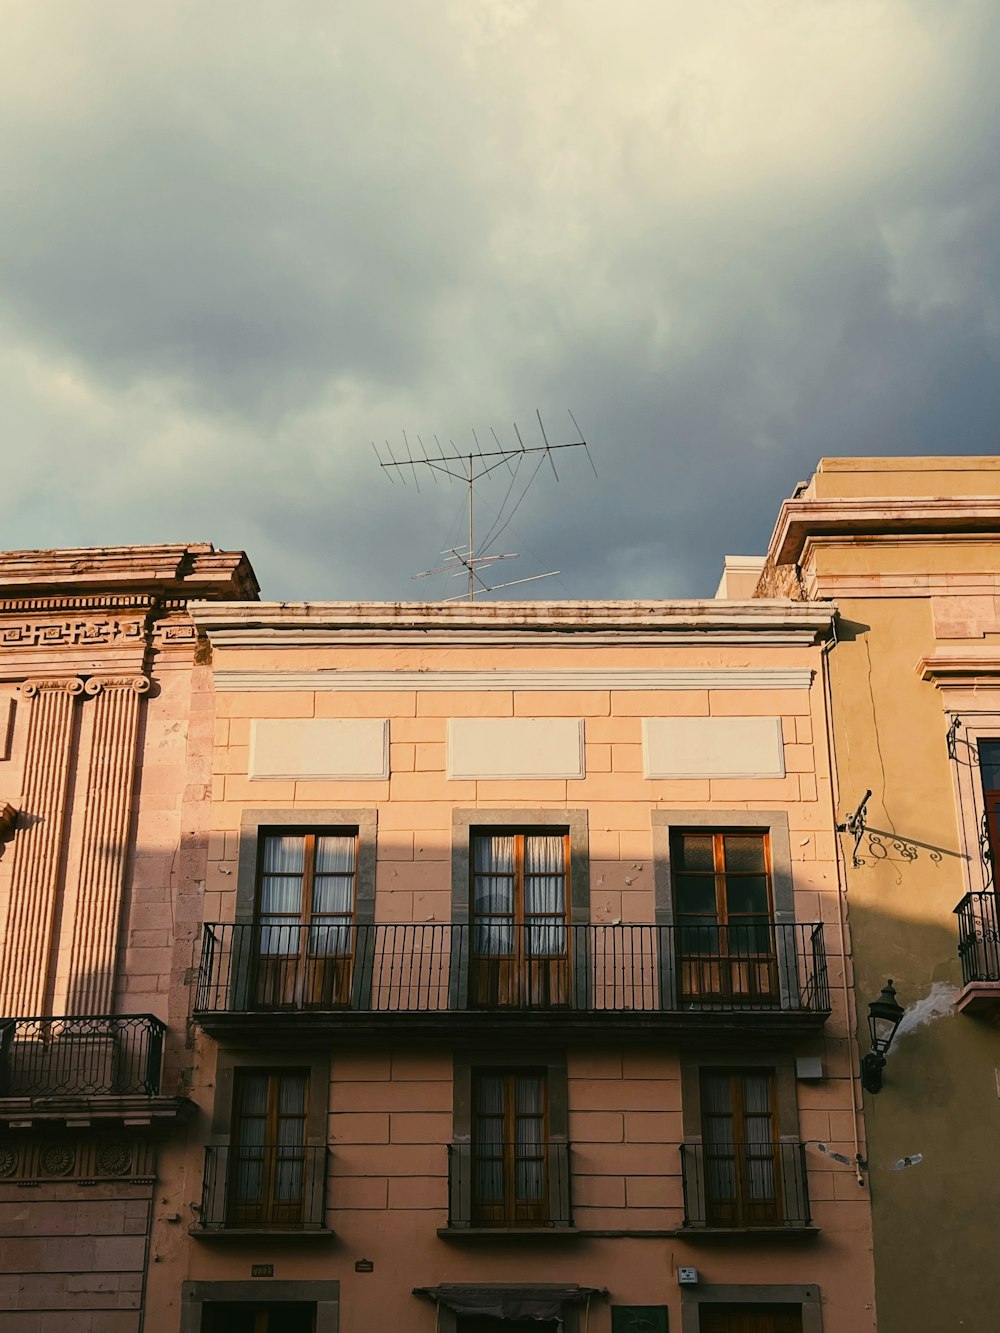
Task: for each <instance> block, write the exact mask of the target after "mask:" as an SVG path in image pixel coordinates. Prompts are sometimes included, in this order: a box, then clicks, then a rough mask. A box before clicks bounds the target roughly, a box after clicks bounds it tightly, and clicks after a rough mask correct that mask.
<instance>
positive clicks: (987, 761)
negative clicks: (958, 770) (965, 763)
mask: <svg viewBox="0 0 1000 1333" xmlns="http://www.w3.org/2000/svg"><path fill="white" fill-rule="evenodd" d="M978 748H979V771H980V773H981V774H982V777H983V791H998V790H1000V741H980V742H979V747H978Z"/></svg>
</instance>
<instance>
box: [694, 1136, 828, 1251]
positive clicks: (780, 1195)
mask: <svg viewBox="0 0 1000 1333" xmlns="http://www.w3.org/2000/svg"><path fill="white" fill-rule="evenodd" d="M681 1177H682V1180H683V1185H684V1228H685V1230H684V1232H683V1233H682V1234H684V1235H686V1236H689V1237H691V1238H692V1239H693V1238H694V1237H695V1236H702V1237H704V1238H705V1239H709V1238H712V1237H720V1238H721V1237H738V1236H743V1235H751V1236H752V1235H757V1234H763V1235H767V1236H768V1237H773V1236H774V1235H776V1234H779V1233H780V1234H785V1235H797V1236H806V1235H815V1234H816V1228H815V1227H813V1226H812V1225H811V1218H810V1215H809V1189H808V1183H807V1172H806V1155H805V1147H804V1145H803V1144H801V1143H762V1144H729V1145H728V1146H726V1147H719V1148H712V1147H709V1146H708V1145H706V1144H703V1143H682V1144H681Z"/></svg>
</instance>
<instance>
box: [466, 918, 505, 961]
mask: <svg viewBox="0 0 1000 1333" xmlns="http://www.w3.org/2000/svg"><path fill="white" fill-rule="evenodd" d="M473 947H474V949H475V951H476V953H477V954H478V955H479V956H480V957H481V958H505V957H507V956H508V955H510V954H512V953H513V952H514V927H513V926H512V925H508V924H507V923H506V922H502V921H479V922H477V923H476V933H475V940H474V944H473Z"/></svg>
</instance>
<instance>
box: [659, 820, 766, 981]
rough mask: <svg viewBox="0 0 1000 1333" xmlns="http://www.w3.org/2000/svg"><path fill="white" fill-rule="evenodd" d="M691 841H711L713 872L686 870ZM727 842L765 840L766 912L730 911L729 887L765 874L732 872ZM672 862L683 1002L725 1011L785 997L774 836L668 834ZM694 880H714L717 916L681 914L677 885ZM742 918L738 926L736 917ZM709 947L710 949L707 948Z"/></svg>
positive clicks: (746, 831) (718, 831) (704, 831)
mask: <svg viewBox="0 0 1000 1333" xmlns="http://www.w3.org/2000/svg"><path fill="white" fill-rule="evenodd" d="M686 838H711V840H712V869H711V870H693V869H689V868H688V867H686V866H683V867H682V866H681V859H682V856H683V851H682V848H683V843H684V840H685V839H686ZM727 838H756V839H760V841H761V844H762V847H763V853H764V854H763V857H762V860H763V863H764V869H763V877H764V881H765V890H766V895H767V907H766V910H765V911H764V912H753V913H750V912H740V913H733V912H731V910H730V902H729V898H730V884H731V883H732V884H733V887H735V881H738V880H739V879H741V878H749V877H750V876H751V874H752V875H753V877H754V878H760V877H761V872H760V871H756V872H746V871H737V870H732V869H730V868H729V867H728V865H727V863H726V839H727ZM669 844H670V862H671V866H672V867H673V880H672V884H671V891H672V897H673V900H674V902H675V903H676V917H677V943H676V955H677V967H678V973H679V977H678V984H679V987H680V992H681V997H680V998H681V1000H682V1002H684V1003H695V1004H699V1005H701V1004H711V1003H720V1004H724V1005H730V1004H734V1003H735V1004H740V1003H744V1002H746V1003H759V1002H761V1001H763V1002H766V1003H773V1002H775V1001H777V1000H778V998H779V996H780V985H779V977H778V948H777V940H776V938H775V931H774V929H773V927H774V925H775V912H774V887H773V884H774V872H773V861H772V853H771V836H770V832H769V830H767V829H760V828H726V827H725V826H718V827H712V828H706V827H701V828H685V827H683V826H678V827H675V828H672V829H671V830H670V834H669ZM681 876H684V877H689V878H692V879H698V880H705V881H707V880H711V881H712V885H713V896H714V900H715V910H714V912H712V913H709V912H689V911H682V910H681V906H680V901H679V894H678V879H679V878H680V877H681ZM733 916H738V917H739V918H741V920H740V921H739V922H734V921H733V920H731V917H733ZM762 928H763V929H764V930H765V931H766V941H767V948H766V950H763V949H761V948H760V947H759V940H760V934H759V932H760V931H761V929H762ZM688 932H694V940H693V942H694V946H695V947H694V948H693V949H689V948H687V947H686V944H687V939H688ZM706 945H708V946H710V947H708V948H706V947H704V946H706Z"/></svg>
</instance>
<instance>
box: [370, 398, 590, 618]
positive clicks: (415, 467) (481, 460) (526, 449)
mask: <svg viewBox="0 0 1000 1333" xmlns="http://www.w3.org/2000/svg"><path fill="white" fill-rule="evenodd" d="M535 415H536V417H537V418H538V429H539V431H540V433H541V440H542V443H541V444H537V445H526V444H525V443H524V440H523V438H522V435H521V432H520V430H519V429H518V426H517V422H516V421H515V422H514V435H515V437H516V439H517V444H516V445H515V444H510V445H505V444H502V443H501V441H500V438H499V436H498V435H497V433H496V431H495V430H492V429H491V431H490V434H491V435H492V437H493V444H494V445H495V448H492V449H486V450H484V449H483V448H482V446H481V445H480V443H479V437H478V436H477V434H476V432H475V431H473V432H472V440H473V444H474V445H475V448H470V449H469V450H468V452H463V451H460V450H459V449H458V448H457V447H456V445H455V443H454V441H453V440H449V441H448V444H449V445H450V447H451V452H450V453H449V452H448V451H447V450H446V449H445V448H444V447H443V446H442V444H441V441H440V440H439V439H438V437H437V436H436V435H435V437H434V445H435V448H436V450H437V452H436V453H433V454H430V453H428V452H427V449H426V447H425V445H424V442H423V440H422V439H421V438H420V436H419V435H418V436H417V443H418V445H419V446H420V453H419V454H418V453H415V452H414V450H413V449H412V448H411V446H410V442H409V440H408V438H407V435H406V432H405V431H404V432H403V447H404V449H405V451H406V457H405V458H402V457H401V458H397V457H396V456H395V454H394V453H393V452H392V448H391V446H390V444H389V441H388V440H386V442H385V450H386V453H387V455H388V461H387V460H386V459H384V458H383V457H382V455H381V454H380V453H379V450H378V446H377V445H376V444H375V441H374V440H373V441H372V448H373V449H374V450H375V457H376V458H377V459H378V463H379V466H380V467H381V468H382V470H383V471H384V472H385V474H386V476H387V477H388V478H389V480H390V481H392V480H393V478H394V477H398V478H399V479H400V481H402V483H403V485H404V486H405V485H406V484H407V483H406V474H407V472H409V473H410V474H411V475H412V479H413V484H414V485H415V486H416V488H417V490H418V491H419V490H420V481H419V469H421V468H426V469H427V470H428V471H429V472H430V474H431V477H432V478H433V480H434V481H435V483H436V482H437V479H438V473H441V474H442V475H443V476H445V477H447V478H448V481H449V484H450V483H452V482H455V481H458V482H464V484H465V486H466V488H467V500H466V509H467V518H468V524H467V527H468V543H467V545H465V546H453V547H450V548H449V549H448V550H446V551H442V553H441V554H442V556H443V557H444V564H442V565H439V566H438V567H437V568H436V569H425V570H422V571H421V572H420V573H419V574H415V575H414V578H418V579H422V578H429V577H430V576H431V575H432V574H451V575H453V576H455V575H462V574H464V575H466V576H467V578H468V590H467V592H466V593H464V594H460V595H459V596H457V597H446V598H445V599H444V600H445V601H446V602H461V601H465V600H468V601H470V602H473V601H475V599H476V597H477V596H481V595H482V594H483V593H487V592H499V590H500V589H501V588H513V587H516V586H517V585H518V584H522V583H533V582H535V581H536V580H537V579H548V578H553V577H554V576H555V575H556V574H558V573H559V571H558V570H557V569H553V570H549V571H548V572H547V573H545V574H532V575H530V576H529V577H528V578H523V579H511V580H510V581H509V582H507V583H494V584H488V583H487V582H486V580H485V579H484V578H482V577H481V575H480V573H479V571H480V569H482V570H484V571H485V570H487V569H489V568H491V567H492V566H493V565H495V564H498V563H499V562H500V561H502V560H516V559H517V556H516V554H515V553H513V552H508V553H506V554H503V555H490V554H488V547H489V545H490V542H491V541H493V540H495V539H496V538H497V537H499V536H500V533H501V532H502V531H503V530H504V528H506V527H507V525H508V523H509V522H510V520H511V519H512V518H513V516H514V511H515V510H516V509H517V508H518V506H519V505H520V503H521V501H522V500H523V499H524V497H525V495H527V493H528V490H529V488H530V486H531V483H532V482H533V481H534V480H535V477H536V476H537V475H538V471H539V468H540V467H541V466H542V464H543V463H544V462H545V461H546V459H547V460H548V462H549V466H550V467H551V468H552V475H553V476H554V477H555V479H556V481H557V482H558V480H559V473H558V472H557V471H556V465H555V460H554V459H553V457H552V455H553V453H554V452H555V451H556V450H557V449H583V450H584V451H585V452H586V454H587V458H588V460H589V462H590V466H591V467H592V468H594V476H595V477H596V476H597V468H596V467H594V460H593V459H592V458H591V457H590V450H589V449H588V447H587V441H586V440H585V439H584V437H583V432H582V431H581V430H580V427H579V426H578V425H577V421H576V418H575V417H574V416H573V413H572V412H570V413H569V418H570V420H571V421H572V423H573V426H574V429H575V430H576V435H577V438H576V439H573V440H567V441H565V442H563V443H560V444H550V443H549V438H548V435H547V434H546V431H545V424H544V422H543V421H542V415H541V413H540V412H538V411H536V412H535ZM529 457H533V458H537V463H536V466H535V470H534V471H533V472H532V474H531V476H530V477H529V478H528V480H527V483H526V484H525V485H524V487H523V488H522V489H521V491H520V493H519V494H518V496H517V498H516V500H514V502H513V504H512V505H511V508H510V510H509V511H508V509H507V506H508V503H509V502H510V501H511V499H512V497H513V495H514V491H515V488H516V487H515V484H516V482H517V474H518V471H519V470H520V468H521V465H522V463H524V461H525V459H527V458H529ZM502 467H506V468H507V470H508V472H510V475H511V481H510V486H509V487H508V488H507V494H506V495H505V497H504V500H503V503H502V504H501V506H500V509H499V512H498V513H497V514H496V517H495V519H494V522H493V526H492V527H491V528H490V530H489V532H488V533H487V535H486V537H485V539H484V541H483V548H482V551H481V553H478V554H477V552H476V545H475V536H476V534H475V528H474V508H475V485H476V482H477V481H482V480H483V478H484V477H488V476H490V475H491V474H492V473H494V472H496V471H497V470H498V469H499V468H502Z"/></svg>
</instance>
